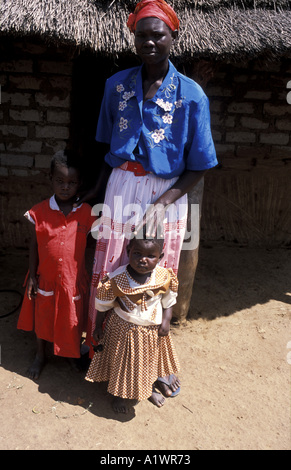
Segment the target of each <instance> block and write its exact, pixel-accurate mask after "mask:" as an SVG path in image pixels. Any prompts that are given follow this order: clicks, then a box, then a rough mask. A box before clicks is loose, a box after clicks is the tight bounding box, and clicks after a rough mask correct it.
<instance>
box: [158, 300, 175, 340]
mask: <svg viewBox="0 0 291 470" xmlns="http://www.w3.org/2000/svg"><path fill="white" fill-rule="evenodd" d="M171 319H172V307H169V308H163V319H162V323H161V325H160V328H159V333H158V334H159V336H168V334H169V332H170V323H171Z"/></svg>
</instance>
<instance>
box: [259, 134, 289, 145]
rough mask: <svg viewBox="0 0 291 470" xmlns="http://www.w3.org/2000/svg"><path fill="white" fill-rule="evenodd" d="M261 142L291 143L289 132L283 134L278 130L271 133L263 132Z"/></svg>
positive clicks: (274, 143) (273, 143) (272, 143)
mask: <svg viewBox="0 0 291 470" xmlns="http://www.w3.org/2000/svg"><path fill="white" fill-rule="evenodd" d="M260 142H261V143H262V144H270V145H287V144H288V143H289V134H283V133H280V132H277V133H274V132H271V133H269V134H261V135H260Z"/></svg>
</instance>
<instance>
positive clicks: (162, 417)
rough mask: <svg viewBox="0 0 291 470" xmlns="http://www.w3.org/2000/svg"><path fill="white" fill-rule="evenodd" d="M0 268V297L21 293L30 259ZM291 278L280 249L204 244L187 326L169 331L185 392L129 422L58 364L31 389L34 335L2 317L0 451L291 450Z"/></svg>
mask: <svg viewBox="0 0 291 470" xmlns="http://www.w3.org/2000/svg"><path fill="white" fill-rule="evenodd" d="M0 261H1V267H0V269H1V279H0V289H16V290H18V291H21V292H22V290H23V289H22V281H23V278H24V275H25V273H26V269H27V261H28V255H27V251H25V250H20V249H18V250H10V251H6V252H4V251H3V252H2V253H0ZM290 268H291V250H290V249H287V248H285V249H283V248H282V249H273V250H268V249H266V248H246V247H240V246H233V245H229V246H228V245H227V244H224V245H222V244H207V245H206V244H202V246H201V248H200V259H199V266H198V271H197V276H196V281H195V285H194V290H193V298H192V303H191V309H190V317H189V319H188V320H187V322H186V323H185V324H183V325H180V326H178V327H177V326H173V329H172V334H173V337H174V341H175V344H176V348H177V351H178V354H179V358H180V362H181V366H182V369H181V373H180V378H181V381H182V390H181V393H180V395H179V396H178V397H176V398H172V399H167V400H166V404H165V406H164V407H163V408H161V409H157V408H155V407H154V406H153V405H152V404H151V403H150V402H148V401H145V402H141V403H139V404H138V405H137V406H136V407H135V409H134V413H132V414H129V415H121V416H120V415H116V414H114V413H113V411H111V407H110V404H109V401H108V396H107V393H106V387H105V386H104V385H103V384H102V385H98V384H91V383H88V382H85V381H84V374H83V373H77V372H75V371H74V370H72V369H71V368H70V366H69V364H68V363H67V361H66V360H65V359H61V358H54V357H51V358H50V360H49V362H48V364H47V366H46V368H45V369H44V371H43V373H42V375H41V377H40V379H39V381H38V382H34V381H32V380H29V379H28V378H27V376H26V370H27V366H28V364H29V363H30V361H31V359H32V358H33V354H34V337H33V335H32V334H30V333H25V332H21V331H17V330H16V322H17V317H18V312H16V313H13V314H11V315H9V316H7V317H4V318H0V346H1V351H0V352H1V358H0V359H1V368H0V422H1V426H0V449H2V450H15V449H19V450H20V449H21V450H22V449H28V450H61V449H63V450H79V449H80V450H100V451H101V450H116V451H124V450H160V451H163V450H164V451H166V450H172V451H173V450H181V451H182V450H184V451H185V450H188V451H189V450H199V449H200V450H215V449H217V450H268V449H269V450H290V448H291V445H290V371H291V369H290V368H291V365H289V364H288V362H291V361H288V360H287V354H288V347H290V350H291V344H288V343H289V342H291V331H290V313H291V307H290V302H291V285H290ZM10 296H13V294H9V295H8V294H5V293H0V306H1V312H2V313H3V312H5V311H10V310H11V304H10ZM16 300H18V298H17V296H16V297H14V301H15V302H16ZM16 303H17V302H16ZM290 350H289V352H290Z"/></svg>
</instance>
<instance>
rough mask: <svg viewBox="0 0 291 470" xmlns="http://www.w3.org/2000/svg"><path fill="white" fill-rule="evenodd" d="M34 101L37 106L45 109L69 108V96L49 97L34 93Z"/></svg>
mask: <svg viewBox="0 0 291 470" xmlns="http://www.w3.org/2000/svg"><path fill="white" fill-rule="evenodd" d="M35 98H36V101H37V103H38V104H39V105H41V106H45V107H48V108H49V107H58V108H69V106H70V95H68V96H66V97H65V98H60V97H58V96H52V97H51V96H49V95H46V94H44V93H36V96H35Z"/></svg>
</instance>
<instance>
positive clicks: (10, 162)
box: [0, 154, 33, 168]
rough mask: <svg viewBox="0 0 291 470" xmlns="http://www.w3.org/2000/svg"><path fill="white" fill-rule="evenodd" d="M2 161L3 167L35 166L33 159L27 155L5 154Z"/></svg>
mask: <svg viewBox="0 0 291 470" xmlns="http://www.w3.org/2000/svg"><path fill="white" fill-rule="evenodd" d="M0 159H1V165H3V166H26V167H29V168H31V167H32V166H33V157H29V156H27V155H15V154H11V155H9V154H5V155H1V157H0Z"/></svg>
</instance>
